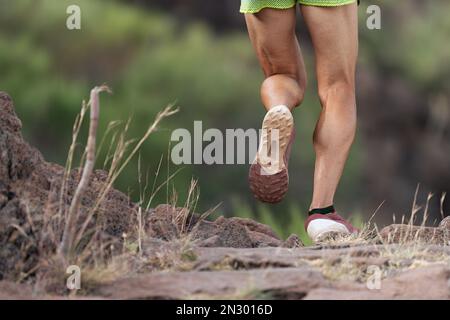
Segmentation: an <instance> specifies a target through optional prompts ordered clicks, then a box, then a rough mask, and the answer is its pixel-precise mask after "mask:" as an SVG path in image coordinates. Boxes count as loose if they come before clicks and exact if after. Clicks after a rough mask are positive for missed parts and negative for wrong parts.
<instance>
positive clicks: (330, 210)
mask: <svg viewBox="0 0 450 320" xmlns="http://www.w3.org/2000/svg"><path fill="white" fill-rule="evenodd" d="M335 212H336V210H335V209H334V205H330V206H326V207H315V208H314V207H311V208H310V209H309V212H308V215H313V214H329V213H335Z"/></svg>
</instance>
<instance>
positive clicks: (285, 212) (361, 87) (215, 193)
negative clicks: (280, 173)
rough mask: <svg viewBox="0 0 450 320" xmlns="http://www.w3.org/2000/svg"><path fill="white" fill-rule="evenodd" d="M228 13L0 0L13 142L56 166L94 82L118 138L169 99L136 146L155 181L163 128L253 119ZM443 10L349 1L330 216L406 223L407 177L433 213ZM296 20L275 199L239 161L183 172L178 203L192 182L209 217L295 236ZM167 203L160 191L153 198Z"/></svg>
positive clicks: (447, 33)
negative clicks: (287, 159) (341, 168)
mask: <svg viewBox="0 0 450 320" xmlns="http://www.w3.org/2000/svg"><path fill="white" fill-rule="evenodd" d="M71 4H77V5H79V6H80V7H81V19H82V20H81V30H73V31H70V30H68V29H67V28H66V19H67V17H68V15H67V14H66V8H67V6H68V5H71ZM370 4H377V5H379V6H380V8H381V13H382V28H381V30H369V29H368V28H367V27H366V19H367V17H368V16H369V15H368V14H367V13H366V9H367V6H368V5H370ZM238 8H239V1H237V0H236V1H224V2H217V1H204V0H203V1H201V0H180V1H175V0H174V1H167V0H147V1H145V0H141V1H126V0H122V1H114V0H103V1H102V0H89V1H88V0H0V90H3V91H6V92H8V93H9V94H10V95H11V96H12V97H13V100H14V102H15V105H16V110H17V113H18V115H19V116H20V118H21V119H22V121H23V125H24V135H25V137H26V139H27V140H28V141H29V142H30V143H31V144H33V145H35V146H36V147H38V148H39V149H40V150H41V151H42V152H43V154H44V156H45V157H46V159H47V160H49V161H55V162H58V163H61V164H64V162H65V159H66V154H67V150H68V148H69V144H70V140H71V130H72V123H73V121H74V119H75V116H76V114H77V113H78V112H79V109H80V105H81V101H82V99H87V98H88V94H89V90H90V88H91V87H93V86H94V85H98V84H102V83H107V84H108V85H109V86H110V87H111V88H112V89H113V92H114V93H113V94H112V95H110V96H108V95H104V96H102V98H101V105H102V110H101V127H100V130H101V132H104V131H105V130H106V127H107V125H108V123H109V122H111V121H113V120H123V121H126V120H127V119H128V118H129V117H130V116H131V117H132V122H131V128H130V137H139V136H141V135H142V134H144V132H145V130H146V128H147V126H148V125H149V124H150V123H151V122H152V120H153V118H154V116H155V115H156V113H157V112H158V111H160V110H161V109H162V108H163V107H165V106H166V105H167V104H170V103H175V104H176V105H177V106H179V107H180V112H179V113H178V114H176V115H175V116H173V117H171V118H170V119H166V120H165V121H164V122H163V124H162V126H161V128H160V130H159V131H158V132H157V133H155V134H154V135H152V136H151V137H150V139H149V140H148V141H147V142H146V143H145V144H144V146H143V148H142V151H141V159H142V172H150V176H149V180H150V184H153V179H154V175H153V173H154V172H155V171H156V169H157V166H158V163H159V161H160V159H161V157H164V158H163V159H164V160H163V161H162V167H161V174H160V176H159V178H158V179H159V180H158V182H162V181H164V179H165V178H166V177H167V174H168V172H169V173H172V172H174V171H175V170H177V169H179V168H178V167H177V166H175V165H173V164H170V163H169V164H167V163H168V162H167V153H168V150H169V148H170V146H169V140H170V134H171V131H172V130H173V129H175V128H186V129H188V130H190V131H192V129H193V121H194V120H202V121H203V128H204V129H207V128H212V127H214V128H219V129H221V130H225V128H243V129H247V128H258V127H259V125H260V123H261V120H262V118H263V116H264V109H263V107H262V106H261V103H260V101H259V86H260V83H261V81H262V80H263V77H262V72H261V71H260V68H259V66H258V63H257V61H256V58H255V56H254V53H253V51H252V47H251V45H250V42H249V40H248V36H247V34H246V30H245V24H244V20H243V16H242V15H240V14H239V13H238ZM449 10H450V2H449V1H445V0H440V1H432V2H431V1H420V0H408V1H390V2H388V1H375V0H374V1H362V4H361V5H360V7H359V18H360V26H359V30H360V57H359V65H358V76H357V79H358V80H357V86H358V88H357V90H358V92H357V97H358V110H359V111H358V112H359V115H358V118H359V125H358V137H357V141H356V143H355V145H354V147H353V149H352V152H351V155H350V160H349V162H348V164H347V167H346V169H345V172H344V177H343V179H342V181H341V185H340V188H339V191H338V194H337V199H336V206H337V207H338V209H339V211H341V212H342V213H343V214H344V215H346V216H349V215H353V217H357V218H358V219H359V220H361V219H366V218H368V217H369V216H371V215H372V213H373V212H374V211H375V209H376V208H377V207H378V206H379V205H380V204H381V203H383V206H382V207H381V209H380V210H379V212H378V214H377V216H376V217H375V220H376V221H379V222H382V223H384V222H389V221H391V220H392V215H393V214H396V215H402V214H405V215H409V212H410V210H411V205H412V201H413V196H414V191H415V189H416V187H417V184H418V183H420V186H421V187H420V192H419V201H420V202H423V201H424V199H425V198H426V195H427V193H428V192H433V193H434V194H435V197H434V198H433V200H432V203H431V215H432V218H433V219H437V218H438V217H439V198H440V196H441V194H442V193H443V192H446V191H449V190H450V139H449V138H450V132H449V131H450V130H449V122H450V120H449V119H450V115H449V114H450V110H449V109H450V107H449V99H450V81H449V80H450V65H449V62H450V41H449V39H450V18H449V16H448V12H449ZM298 18H299V24H298V34H299V38H300V42H301V46H302V48H303V51H304V56H305V60H306V64H307V68H308V70H307V72H308V81H309V87H308V91H307V94H306V98H305V101H304V103H303V105H302V106H301V108H299V109H297V110H296V112H295V113H294V117H295V120H296V128H297V140H296V145H295V147H294V150H293V156H292V158H291V163H290V172H291V180H290V183H291V187H290V190H289V193H288V195H287V198H286V200H285V201H284V202H283V203H281V204H278V205H262V204H258V203H256V201H254V200H253V198H252V196H251V195H250V192H249V190H248V186H247V170H248V165H232V166H231V165H227V166H223V165H212V166H206V165H186V166H183V168H182V170H181V171H180V172H179V174H177V176H176V177H175V178H174V179H173V180H171V183H170V187H169V190H172V189H175V190H176V191H177V193H178V199H179V203H180V204H182V203H183V202H184V200H185V198H186V192H187V190H188V187H189V182H190V179H191V177H194V178H196V179H198V180H199V186H200V201H199V203H198V204H197V210H198V211H205V210H207V209H209V208H211V207H213V206H215V205H216V204H218V203H222V204H221V206H220V207H219V209H218V210H217V214H226V215H240V216H250V217H254V218H257V219H260V220H262V221H263V222H266V223H270V224H271V225H273V226H274V227H275V228H276V229H277V231H278V232H279V233H280V234H282V235H283V236H286V235H288V233H290V232H296V233H299V232H300V230H299V229H301V223H302V219H303V218H302V216H303V215H302V213H304V212H305V210H306V209H307V208H308V205H309V201H310V196H311V191H312V170H313V160H314V154H313V149H312V143H311V140H312V139H311V136H312V132H313V128H314V125H315V121H316V119H317V116H318V113H319V110H320V106H319V101H318V98H317V94H316V84H315V78H314V72H313V71H314V57H313V50H312V48H311V45H310V39H309V36H308V32H307V29H306V28H305V26H304V24H303V22H302V18H301V15H300V14H299V15H298ZM85 131H86V130H85ZM85 136H86V135H85V134H84V135H82V139H80V142H81V143H83V141H84V137H85ZM79 150H82V147H80V148H79ZM102 157H104V152H103V153H102V155H100V157H99V159H103V158H102ZM98 162H99V163H98V167H99V168H101V167H102V161H98ZM137 175H138V169H137V158H136V159H134V161H133V162H132V163H131V164H130V165H129V167H128V168H127V169H126V170H125V171H124V173H123V174H122V175H121V176H120V178H119V180H118V181H117V183H116V187H118V188H119V189H121V190H122V191H124V192H126V193H129V194H130V196H131V197H133V199H135V200H138V198H139V184H138V179H137ZM167 197H168V195H167V189H166V188H163V189H162V190H161V191H160V192H159V193H158V194H157V197H156V199H155V202H154V204H155V205H156V204H158V203H163V202H166V201H167ZM448 209H449V205H448V201H447V202H446V203H445V208H444V210H445V212H448Z"/></svg>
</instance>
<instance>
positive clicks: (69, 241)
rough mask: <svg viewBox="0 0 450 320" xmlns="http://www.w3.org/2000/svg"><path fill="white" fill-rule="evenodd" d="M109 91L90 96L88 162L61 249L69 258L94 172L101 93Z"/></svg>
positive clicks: (93, 92)
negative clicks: (83, 203)
mask: <svg viewBox="0 0 450 320" xmlns="http://www.w3.org/2000/svg"><path fill="white" fill-rule="evenodd" d="M103 91H107V92H110V90H109V88H108V87H107V86H105V85H103V86H100V87H95V88H93V89H92V90H91V96H90V101H89V104H90V107H91V110H90V123H89V136H88V140H87V145H86V162H85V163H84V168H83V173H82V176H81V179H80V182H79V184H78V186H77V189H76V191H75V194H74V196H73V198H72V202H71V204H70V208H69V213H68V214H67V219H66V222H65V226H64V233H63V237H62V241H61V245H60V248H59V252H60V253H61V254H63V255H64V256H67V255H68V254H69V253H70V252H71V251H72V249H73V248H72V246H73V238H74V235H75V226H76V220H77V219H76V217H77V216H78V211H79V209H80V202H81V198H82V197H83V194H84V192H85V191H86V188H87V187H88V184H89V180H90V178H91V175H92V172H93V170H94V164H95V150H96V137H97V127H98V118H99V114H100V103H99V97H98V96H99V93H100V92H103Z"/></svg>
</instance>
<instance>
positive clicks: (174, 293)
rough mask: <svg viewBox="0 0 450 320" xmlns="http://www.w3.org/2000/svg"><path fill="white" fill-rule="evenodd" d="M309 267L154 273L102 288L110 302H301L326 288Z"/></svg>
mask: <svg viewBox="0 0 450 320" xmlns="http://www.w3.org/2000/svg"><path fill="white" fill-rule="evenodd" d="M327 285H328V281H326V280H325V279H324V278H323V277H322V275H321V274H320V273H319V272H316V271H313V270H312V269H310V268H308V267H303V268H282V269H262V270H251V271H247V270H243V271H211V272H195V271H194V272H171V273H167V272H155V273H150V274H145V275H139V276H136V277H131V278H128V279H121V280H118V281H115V282H112V283H110V284H107V285H104V286H102V287H100V288H99V290H98V292H97V294H99V295H100V296H104V297H106V298H110V299H195V298H208V299H232V298H237V299H239V298H241V299H244V298H275V299H301V298H303V297H304V296H305V295H306V294H307V293H308V292H309V291H310V290H312V289H314V288H317V287H320V286H327Z"/></svg>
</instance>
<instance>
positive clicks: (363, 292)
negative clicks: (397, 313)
mask: <svg viewBox="0 0 450 320" xmlns="http://www.w3.org/2000/svg"><path fill="white" fill-rule="evenodd" d="M449 279H450V269H449V268H448V266H445V265H434V266H429V267H425V268H418V269H412V270H408V271H404V272H402V273H400V274H399V275H397V276H394V277H392V278H387V279H384V280H382V281H381V287H380V289H379V290H378V289H372V290H370V289H368V288H367V286H366V285H365V284H348V283H346V284H339V283H337V284H334V285H333V287H332V288H317V289H314V290H311V291H310V292H309V293H308V295H307V296H306V297H305V299H306V300H371V299H377V300H379V299H389V300H391V299H412V300H435V299H439V300H448V299H450V286H449V285H450V283H449Z"/></svg>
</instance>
